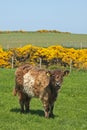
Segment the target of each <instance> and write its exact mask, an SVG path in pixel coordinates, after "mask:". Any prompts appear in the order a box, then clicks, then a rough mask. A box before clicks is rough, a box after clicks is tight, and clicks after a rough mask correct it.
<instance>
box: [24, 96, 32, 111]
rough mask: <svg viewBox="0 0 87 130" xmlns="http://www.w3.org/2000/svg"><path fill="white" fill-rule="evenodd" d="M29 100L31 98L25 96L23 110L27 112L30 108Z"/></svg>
mask: <svg viewBox="0 0 87 130" xmlns="http://www.w3.org/2000/svg"><path fill="white" fill-rule="evenodd" d="M30 101H31V98H29V97H26V100H25V111H26V112H29V110H30Z"/></svg>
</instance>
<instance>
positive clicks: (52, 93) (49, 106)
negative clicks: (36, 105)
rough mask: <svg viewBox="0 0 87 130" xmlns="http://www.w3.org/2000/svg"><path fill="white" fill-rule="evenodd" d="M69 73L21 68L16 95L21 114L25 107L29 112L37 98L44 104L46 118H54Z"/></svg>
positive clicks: (25, 66) (17, 79) (19, 69)
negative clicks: (34, 98)
mask: <svg viewBox="0 0 87 130" xmlns="http://www.w3.org/2000/svg"><path fill="white" fill-rule="evenodd" d="M68 73H69V71H68V70H66V71H60V70H54V71H46V70H44V69H39V68H37V67H34V66H30V65H28V64H27V65H23V66H21V67H19V68H18V69H17V70H16V72H15V89H14V95H16V94H17V93H18V96H19V103H20V106H21V112H24V106H25V110H26V111H29V105H30V100H31V98H32V97H37V98H40V99H41V101H42V103H43V106H44V110H45V117H47V118H48V117H50V116H53V108H54V102H55V101H56V98H57V95H58V90H59V89H60V87H61V85H62V82H63V77H64V76H65V75H67V74H68Z"/></svg>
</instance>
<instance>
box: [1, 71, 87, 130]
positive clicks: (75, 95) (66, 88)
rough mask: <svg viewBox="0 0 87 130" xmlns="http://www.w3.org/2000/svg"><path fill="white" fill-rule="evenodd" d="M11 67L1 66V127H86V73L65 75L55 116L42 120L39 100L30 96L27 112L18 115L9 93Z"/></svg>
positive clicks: (20, 129)
mask: <svg viewBox="0 0 87 130" xmlns="http://www.w3.org/2000/svg"><path fill="white" fill-rule="evenodd" d="M14 72H15V70H14V69H0V130H87V72H84V71H72V72H71V74H70V75H69V76H67V77H65V79H64V82H63V86H62V89H61V91H60V93H59V97H58V100H57V101H56V103H55V108H54V114H55V118H54V119H45V118H44V112H43V107H42V104H41V102H40V100H39V99H32V101H31V111H30V114H20V109H19V108H20V107H19V102H18V98H17V97H14V96H13V95H12V89H13V86H14Z"/></svg>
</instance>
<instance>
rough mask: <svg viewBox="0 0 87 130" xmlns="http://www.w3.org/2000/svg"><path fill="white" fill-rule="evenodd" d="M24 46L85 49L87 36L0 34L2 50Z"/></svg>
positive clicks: (36, 33)
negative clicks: (57, 46) (55, 46)
mask: <svg viewBox="0 0 87 130" xmlns="http://www.w3.org/2000/svg"><path fill="white" fill-rule="evenodd" d="M26 44H32V45H35V46H42V47H48V46H50V45H58V44H59V45H62V46H64V47H74V48H87V35H82V34H66V33H50V32H49V33H39V32H24V33H23V32H9V33H0V46H2V47H3V48H4V49H8V48H13V47H21V46H24V45H26Z"/></svg>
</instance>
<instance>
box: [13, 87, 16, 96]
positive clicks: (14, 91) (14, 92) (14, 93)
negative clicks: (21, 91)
mask: <svg viewBox="0 0 87 130" xmlns="http://www.w3.org/2000/svg"><path fill="white" fill-rule="evenodd" d="M13 95H14V96H16V95H17V89H16V88H14V90H13Z"/></svg>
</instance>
